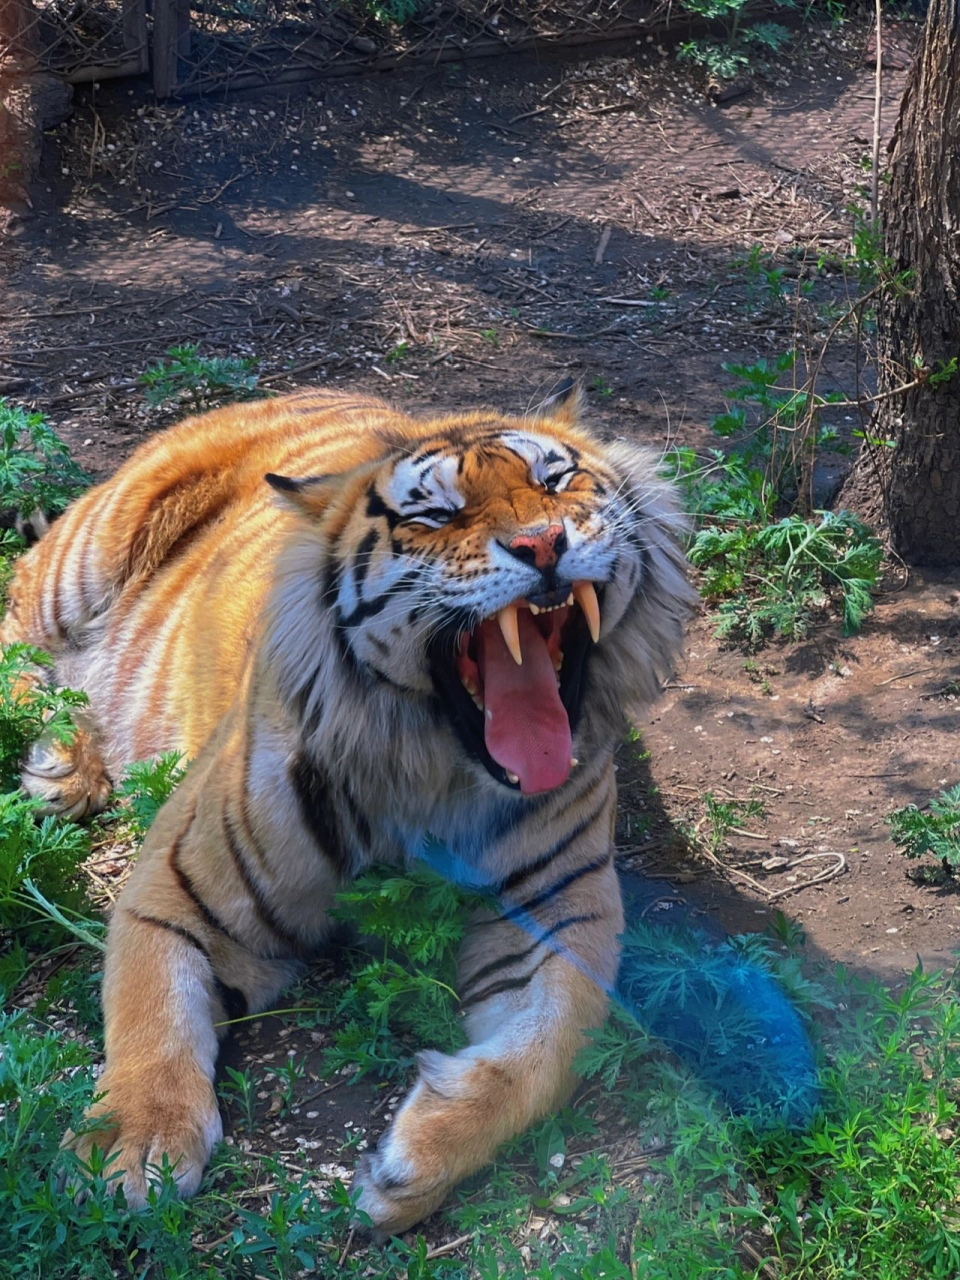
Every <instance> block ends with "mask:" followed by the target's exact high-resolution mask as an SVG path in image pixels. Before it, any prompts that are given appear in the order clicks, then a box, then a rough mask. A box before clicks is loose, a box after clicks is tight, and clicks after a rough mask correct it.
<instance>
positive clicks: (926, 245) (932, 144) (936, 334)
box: [846, 0, 960, 565]
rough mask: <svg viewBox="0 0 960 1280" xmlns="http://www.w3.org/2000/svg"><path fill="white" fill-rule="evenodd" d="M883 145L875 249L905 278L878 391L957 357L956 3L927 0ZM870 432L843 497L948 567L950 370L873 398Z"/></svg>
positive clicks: (904, 544) (957, 408) (883, 330)
mask: <svg viewBox="0 0 960 1280" xmlns="http://www.w3.org/2000/svg"><path fill="white" fill-rule="evenodd" d="M891 151H892V155H891V160H890V185H889V189H888V192H887V196H886V199H885V200H884V209H883V223H884V249H885V252H886V254H887V256H888V257H889V258H890V260H891V262H892V271H893V275H894V278H896V277H898V276H900V275H901V274H902V273H909V274H908V276H907V278H906V284H905V287H903V288H899V287H897V286H896V285H892V286H890V287H888V288H887V289H886V290H885V291H884V293H883V295H882V296H881V299H880V303H879V305H878V313H877V329H878V335H877V342H878V389H879V391H880V393H881V394H882V393H883V392H888V391H892V390H894V388H896V387H897V386H899V385H902V384H904V383H907V382H911V381H913V380H914V379H915V378H916V377H917V375H918V370H924V369H926V370H929V371H930V372H931V373H932V374H934V375H936V374H937V373H938V372H939V371H940V370H942V368H943V365H944V364H946V363H947V362H949V361H950V360H951V359H953V358H957V359H958V360H960V235H958V233H960V0H930V7H929V10H928V14H927V22H926V26H925V28H924V33H923V38H922V40H921V44H920V48H919V50H918V51H917V55H916V58H915V60H914V63H913V66H912V69H911V72H910V76H909V78H908V80H907V86H906V90H905V92H904V96H903V102H902V104H901V108H900V118H899V121H898V123H897V128H896V132H895V134H894V138H893V142H892V144H891ZM871 434H872V435H873V436H874V437H876V438H879V439H881V440H883V439H890V440H892V441H894V442H895V447H894V449H893V451H892V452H888V451H886V450H883V449H880V450H878V449H877V447H876V446H873V447H871V446H869V445H868V446H865V448H864V453H863V455H862V456H861V458H860V460H859V462H858V465H857V468H856V469H855V472H854V477H853V480H852V483H850V482H848V486H847V491H846V492H847V493H849V492H850V491H853V492H859V495H860V497H861V501H860V502H859V504H858V505H859V506H860V507H861V509H862V507H863V505H864V504H863V501H862V497H863V495H864V491H865V490H868V489H869V487H870V486H871V485H872V487H873V489H874V494H873V496H874V497H875V498H877V497H879V499H880V504H881V509H882V514H883V517H884V522H885V523H886V525H887V528H888V530H889V534H890V537H891V541H892V544H893V546H894V548H895V549H896V550H897V552H898V553H899V554H900V555H901V556H902V557H903V558H904V560H906V561H908V562H909V563H912V564H928V565H949V564H960V373H958V374H957V375H955V376H953V377H951V378H947V379H944V380H942V381H940V382H939V383H936V385H933V384H931V381H930V380H929V379H928V380H926V381H924V382H923V383H922V385H920V386H918V387H916V388H914V389H913V390H910V391H907V392H905V393H904V394H903V395H902V396H891V397H890V398H889V399H885V400H881V401H880V402H879V403H878V405H877V411H876V415H875V417H874V421H873V425H872V427H871ZM878 453H880V454H883V453H887V457H886V458H885V459H883V460H882V461H881V459H880V458H878ZM877 490H879V493H877ZM870 505H872V504H870Z"/></svg>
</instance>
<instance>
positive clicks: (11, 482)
mask: <svg viewBox="0 0 960 1280" xmlns="http://www.w3.org/2000/svg"><path fill="white" fill-rule="evenodd" d="M89 483H90V477H89V476H88V475H87V474H86V472H85V471H84V470H83V468H82V467H80V466H78V465H77V463H76V462H74V460H73V458H72V457H71V456H70V450H69V449H68V448H67V446H66V445H65V444H64V442H63V441H62V440H61V439H60V437H59V436H58V435H57V433H56V432H55V431H54V430H53V428H52V427H51V426H50V425H49V424H48V422H47V420H46V418H45V417H44V416H43V414H42V413H31V412H28V411H27V410H26V409H22V408H21V407H20V406H19V405H15V404H11V403H10V402H9V401H8V400H5V399H3V398H2V397H0V510H4V511H13V512H15V513H16V514H17V515H20V516H29V515H30V514H31V513H32V512H34V511H36V510H38V509H39V510H40V511H42V512H44V514H45V515H48V516H55V515H59V514H60V512H61V511H63V509H64V508H65V507H66V506H68V505H69V503H71V502H72V501H73V499H74V498H75V497H76V496H77V494H79V493H82V492H83V490H84V489H85V488H86V487H87V485H88V484H89Z"/></svg>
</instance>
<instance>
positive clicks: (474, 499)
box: [0, 390, 688, 1231]
mask: <svg viewBox="0 0 960 1280" xmlns="http://www.w3.org/2000/svg"><path fill="white" fill-rule="evenodd" d="M678 528H679V521H678V517H677V513H676V509H675V505H674V503H673V500H672V497H671V494H670V492H669V489H668V487H667V486H665V485H664V484H663V483H662V482H661V481H660V480H658V478H657V475H656V470H655V466H654V464H653V462H652V460H651V459H650V458H649V457H648V456H647V455H645V454H644V453H643V452H642V451H641V450H639V449H637V448H636V447H635V446H633V445H630V444H627V443H625V442H623V441H614V442H612V443H607V444H603V443H601V442H600V441H599V440H597V439H596V438H595V437H594V436H592V435H591V434H590V433H589V432H588V431H586V430H585V429H584V428H583V427H581V426H580V425H579V424H578V410H577V403H576V397H575V396H573V397H565V398H560V397H557V398H556V399H555V400H554V401H553V403H550V404H548V405H547V406H546V407H545V408H544V409H543V410H542V411H541V412H540V413H538V414H537V415H536V416H533V417H529V418H511V417H507V416H504V415H501V414H498V413H496V412H493V411H480V412H475V413H468V414H463V415H455V416H450V417H444V418H439V419H436V418H435V419H424V420H419V419H415V418H412V417H409V416H407V415H405V414H401V413H397V412H396V411H394V410H392V409H391V408H389V407H388V406H387V405H385V404H384V403H382V402H381V401H379V400H374V399H368V398H363V397H356V396H353V397H348V396H339V395H336V394H334V393H331V392H326V391H322V390H306V391H302V392H299V393H297V394H296V395H292V396H287V397H284V398H282V399H277V400H267V401H262V402H258V403H254V404H242V405H234V406H230V407H228V408H224V409H220V410H217V411H215V412H213V413H209V414H206V415H204V416H203V417H200V418H194V419H190V420H188V421H186V422H184V423H183V424H181V425H180V426H178V427H176V428H174V429H173V430H170V431H167V432H165V433H164V434H162V435H159V436H157V437H155V438H154V439H153V440H151V441H150V442H149V443H147V444H146V445H144V446H143V447H141V448H140V449H139V450H138V451H137V452H136V453H135V454H134V455H133V457H132V458H131V459H130V460H129V461H128V462H127V463H126V464H125V465H124V466H123V467H121V469H120V470H119V471H118V472H117V474H116V475H115V476H114V477H113V478H112V479H111V480H110V481H108V482H107V483H106V484H103V485H101V486H99V487H98V488H95V489H93V490H91V491H90V492H89V493H88V494H86V495H85V496H84V497H82V498H81V499H80V500H79V501H78V502H76V503H75V504H74V505H73V506H72V507H71V508H70V509H69V510H68V511H67V512H66V513H65V514H64V516H63V517H61V519H60V520H59V521H57V523H56V524H55V525H54V526H53V528H52V529H51V531H50V532H49V533H48V534H47V535H46V536H45V537H44V538H43V539H42V540H41V541H40V542H39V543H38V544H37V545H36V547H34V548H33V549H32V550H31V551H30V552H29V553H28V554H27V555H26V556H24V557H23V560H22V561H21V563H20V566H19V569H18V572H17V574H16V578H15V580H14V583H13V586H12V589H11V599H10V606H9V610H8V613H7V616H6V618H5V619H4V621H3V623H2V627H0V640H2V641H4V642H10V641H14V640H24V641H28V642H30V643H32V644H36V645H39V646H41V647H42V648H44V649H46V650H47V651H48V652H50V653H52V654H53V656H54V660H55V669H56V679H57V682H58V683H60V684H66V685H70V686H72V687H74V688H81V689H84V690H86V692H87V693H88V694H89V697H90V707H89V711H88V713H86V718H85V720H84V722H83V724H82V726H81V732H80V733H79V734H78V735H77V737H76V738H75V740H74V742H73V744H72V745H71V746H70V747H64V746H62V745H61V744H58V743H56V742H54V741H46V740H43V739H41V741H40V742H39V743H38V744H36V746H35V747H34V748H33V749H32V751H31V753H30V755H29V757H28V759H27V760H26V761H25V762H24V771H23V785H24V787H25V789H26V790H27V791H29V792H30V793H31V794H33V795H35V796H38V797H40V798H41V799H42V800H43V802H44V803H45V805H46V806H47V808H48V810H49V811H51V812H59V813H67V814H70V815H73V816H81V815H82V814H84V813H89V812H94V811H96V810H97V809H98V808H100V807H102V805H103V804H104V803H105V799H106V796H107V793H108V791H109V786H110V780H111V779H114V778H116V777H117V776H118V775H119V773H120V771H121V770H122V768H123V766H124V765H125V764H127V763H128V762H130V761H132V760H135V759H142V758H144V757H148V756H151V755H155V754H157V753H159V752H162V751H166V750H169V749H174V748H175V749H178V750H180V751H181V752H183V753H184V754H185V755H186V756H188V757H189V758H190V759H191V760H192V764H191V765H190V767H189V769H188V771H187V775H186V778H185V779H184V781H183V783H182V784H181V785H180V786H179V787H178V789H177V791H176V792H175V793H174V795H173V797H172V798H171V800H170V801H169V802H168V803H167V804H166V805H165V806H164V808H163V809H162V810H161V812H160V814H159V816H158V818H157V820H156V822H155V824H154V826H153V827H152V829H151V831H150V833H149V835H148V837H147V840H146V842H145V844H144V848H143V851H142V853H141V855H140V858H139V861H138V864H137V866H136V868H135V870H134V872H133V873H132V875H131V877H130V880H129V882H128V884H127V886H126V888H125V889H124V892H123V894H122V896H121V899H120V901H119V903H118V905H117V909H116V911H115V913H114V915H113V919H112V921H111V925H110V932H109V941H108V949H107V962H106V972H105V979H104V1009H105V1024H106V1067H105V1070H104V1073H103V1076H102V1077H101V1080H100V1087H101V1088H102V1090H103V1091H104V1096H103V1098H102V1100H101V1101H99V1102H98V1103H97V1104H96V1105H95V1106H94V1107H93V1109H92V1113H91V1114H92V1116H93V1117H94V1118H97V1119H99V1120H100V1121H102V1126H101V1127H100V1128H99V1129H98V1130H97V1131H96V1132H93V1133H84V1134H82V1135H80V1136H75V1135H71V1136H70V1139H69V1140H71V1141H72V1142H74V1144H75V1145H76V1148H77V1149H78V1151H79V1152H80V1153H81V1155H84V1156H86V1155H88V1154H89V1152H90V1149H91V1146H92V1144H93V1143H94V1142H96V1143H98V1144H99V1145H102V1146H105V1147H106V1148H108V1149H110V1150H112V1151H115V1152H119V1153H120V1155H119V1167H120V1168H122V1169H123V1171H124V1176H123V1185H124V1188H125V1192H126V1196H127V1199H128V1201H129V1203H130V1204H131V1205H134V1206H142V1205H143V1204H145V1202H146V1194H147V1187H148V1183H149V1180H150V1177H151V1171H150V1170H151V1166H156V1165H159V1164H160V1163H161V1160H162V1158H163V1156H164V1155H166V1156H167V1157H168V1158H169V1159H170V1161H171V1162H173V1163H174V1164H175V1165H176V1176H177V1178H178V1181H179V1184H180V1188H181V1190H182V1192H183V1193H184V1194H190V1193H192V1192H193V1191H194V1190H195V1189H196V1187H197V1185H198V1183H199V1180H200V1177H201V1174H202V1171H203V1167H204V1165H205V1163H206V1160H207V1158H208V1156H209V1154H210V1150H211V1148H212V1146H213V1144H214V1143H215V1142H216V1141H217V1139H218V1137H219V1135H220V1131H221V1130H220V1119H219V1115H218V1111H217V1105H216V1100H215V1095H214V1091H213V1084H212V1081H213V1074H214V1064H215V1060H216V1055H217V1037H218V1031H217V1024H220V1023H222V1022H224V1021H225V1020H226V1018H227V1016H228V1013H229V1012H232V1011H233V1010H234V1009H235V1008H245V1009H249V1010H251V1011H255V1010H257V1009H262V1008H264V1007H266V1006H267V1005H268V1004H269V1003H270V1002H271V1001H272V1000H273V999H275V997H276V995H277V993H278V992H279V990H280V989H281V987H282V986H283V985H284V983H285V982H287V981H288V980H289V979H290V978H291V977H292V976H293V975H294V974H295V973H296V972H297V970H298V967H299V966H300V965H302V963H303V962H304V961H306V960H308V959H309V957H310V955H311V954H312V952H313V951H314V950H315V949H316V948H317V947H318V946H319V945H320V944H321V943H322V942H323V940H324V937H325V935H326V933H327V930H328V915H327V911H328V908H329V906H330V903H331V900H332V898H333V895H334V894H335V892H336V890H337V888H338V886H339V885H341V884H342V883H343V882H344V881H345V880H347V879H348V878H349V877H351V876H352V875H354V874H356V873H357V872H358V871H359V870H361V869H362V868H363V867H365V866H368V865H370V864H371V863H373V862H375V861H381V862H382V861H387V862H395V863H402V862H403V861H404V859H406V858H408V857H411V856H416V854H417V852H418V850H419V849H420V848H421V847H422V844H423V841H424V839H425V837H426V835H427V834H428V833H431V834H433V835H435V836H436V837H439V839H440V840H442V841H443V842H445V844H446V846H447V847H448V848H449V849H450V850H451V851H452V853H451V857H452V859H453V860H454V863H455V865H456V866H457V867H458V868H459V869H460V871H462V878H463V879H464V880H467V881H469V882H470V883H471V884H472V885H474V886H476V885H484V886H486V887H487V888H488V889H489V890H491V892H492V894H494V895H496V900H497V901H498V903H499V907H498V908H497V909H496V910H494V909H493V908H491V910H490V911H489V912H480V913H478V917H477V920H476V922H475V924H474V926H473V927H472V929H471V931H470V932H469V934H468V937H467V940H466V943H465V946H464V949H463V954H462V958H461V966H460V993H461V997H462V1001H463V1010H464V1016H465V1020H466V1029H467V1032H468V1037H469V1041H470V1044H469V1047H468V1048H466V1049H464V1050H463V1051H461V1052H460V1053H458V1054H456V1055H453V1056H445V1055H442V1054H439V1053H436V1052H433V1051H427V1052H425V1053H423V1054H421V1055H420V1059H419V1066H420V1073H419V1078H418V1080H417V1082H416V1083H415V1085H414V1087H413V1089H412V1091H411V1093H410V1095H409V1097H408V1098H407V1100H406V1102H405V1103H404V1105H403V1107H402V1108H401V1110H400V1112H399V1113H398V1115H397V1117H396V1119H395V1121H394V1122H393V1125H392V1126H391V1128H390V1129H389V1130H388V1131H387V1133H386V1134H385V1135H384V1136H383V1138H382V1139H381V1140H380V1143H379V1145H378V1147H377V1149H376V1151H375V1152H373V1153H371V1154H369V1155H367V1156H365V1157H364V1159H363V1161H362V1162H361V1164H360V1166H359V1168H358V1171H357V1179H358V1182H359V1185H360V1187H361V1191H360V1197H359V1205H360V1208H361V1209H362V1210H364V1211H365V1212H366V1213H368V1214H369V1215H370V1217H371V1218H372V1219H373V1221H374V1223H375V1224H376V1226H377V1227H378V1228H379V1229H380V1230H382V1231H396V1230H400V1229H403V1228H405V1227H406V1226H409V1225H411V1224H412V1223H414V1222H416V1221H417V1220H418V1219H419V1218H421V1217H422V1216H423V1215H425V1214H426V1213H428V1212H430V1211H431V1210H432V1209H433V1208H435V1207H436V1206H437V1205H438V1204H439V1203H440V1202H441V1201H442V1200H443V1198H444V1196H445V1195H446V1193H447V1192H448V1190H449V1189H450V1188H451V1187H452V1186H453V1185H454V1184H455V1183H456V1182H457V1181H458V1180H459V1179H460V1178H462V1177H463V1176H465V1175H466V1174H467V1173H469V1172H471V1171H472V1170H474V1169H476V1168H478V1167H480V1166H481V1165H482V1164H484V1163H485V1162H486V1161H488V1160H489V1159H490V1158H491V1156H492V1154H493V1152H494V1151H495V1150H496V1147H497V1146H498V1144H499V1143H500V1142H502V1141H503V1140H504V1139H505V1138H507V1137H509V1136H510V1135H511V1134H513V1133H516V1132H517V1131H518V1130H520V1129H522V1128H523V1127H524V1126H525V1125H527V1124H529V1123H530V1122H531V1121H532V1120H534V1119H535V1118H537V1117H538V1116H540V1115H542V1114H544V1113H545V1112H546V1111H548V1110H550V1109H551V1108H553V1107H555V1106H556V1105H557V1104H558V1103H559V1102H560V1101H562V1100H563V1099H564V1097H566V1095H567V1094H568V1093H569V1091H570V1089H571V1087H572V1084H573V1076H572V1074H571V1063H572V1061H573V1058H574V1055H575V1053H576V1051H577V1048H578V1046H579V1045H580V1043H581V1040H582V1034H583V1031H584V1029H585V1028H588V1027H591V1026H594V1025H596V1024H597V1023H599V1022H600V1021H601V1020H602V1018H603V1016H604V1010H605V1004H606V996H605V993H604V988H605V987H606V986H609V984H610V983H611V982H612V981H613V978H614V975H615V971H616V965H617V936H618V934H619V932H620V929H621V926H622V913H621V907H620V897H619V890H618V886H617V879H616V873H615V870H614V867H613V862H612V847H611V845H612V830H613V822H614V815H615V804H616V793H615V784H614V774H613V766H612V754H613V748H614V746H615V744H616V741H617V739H618V737H619V735H620V733H621V732H622V728H623V724H624V717H625V715H633V714H636V713H637V712H638V711H639V710H640V709H641V707H642V706H643V705H644V704H645V703H648V702H649V701H650V700H651V699H652V698H653V697H655V696H656V694H657V692H658V687H659V682H660V680H661V679H662V677H663V675H664V674H665V673H666V672H668V671H669V669H670V667H671V664H672V663H673V661H674V659H675V657H676V655H677V652H678V649H679V645H680V639H681V630H682V625H681V624H682V616H683V613H684V611H685V608H686V607H687V603H688V588H687V586H686V583H685V579H684V576H683V569H682V556H681V555H680V552H679V551H678V548H677V545H676V541H675V535H676V533H677V530H678ZM458 874H460V872H458Z"/></svg>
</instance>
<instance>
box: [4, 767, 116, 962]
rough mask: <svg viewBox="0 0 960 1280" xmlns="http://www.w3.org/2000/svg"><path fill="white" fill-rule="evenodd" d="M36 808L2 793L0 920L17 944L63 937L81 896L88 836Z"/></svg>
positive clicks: (77, 911) (33, 803)
mask: <svg viewBox="0 0 960 1280" xmlns="http://www.w3.org/2000/svg"><path fill="white" fill-rule="evenodd" d="M39 807H40V806H39V802H38V801H35V800H29V799H27V798H26V797H25V796H21V795H19V794H18V793H17V792H15V791H10V792H6V793H5V794H2V795H0V920H2V921H3V927H4V930H5V932H6V933H7V934H8V936H9V937H12V938H13V939H15V940H16V941H17V942H18V943H19V944H20V945H21V946H35V945H38V944H41V943H43V944H46V945H50V944H51V943H54V942H62V941H63V938H64V937H65V936H68V935H69V934H70V933H72V932H73V931H72V930H71V929H70V922H69V918H68V917H70V916H71V915H78V916H79V915H80V909H81V907H82V904H83V901H84V891H83V886H82V883H81V881H80V875H79V870H80V864H81V862H83V860H84V859H85V858H86V857H87V855H88V854H89V852H90V840H89V837H88V835H87V833H86V831H85V830H84V829H83V828H82V827H79V826H76V825H74V824H72V823H66V822H59V821H58V820H57V819H56V818H49V817H48V818H44V819H43V820H42V821H41V822H38V820H37V810H38V808H39ZM51 908H53V909H52V910H51ZM90 923H92V922H90ZM94 928H95V929H96V928H97V927H96V926H94ZM98 932H99V930H98ZM94 936H95V935H94ZM12 976H13V978H14V980H15V979H16V978H17V977H18V976H19V975H18V974H17V973H16V972H15V971H14V973H13V975H12ZM10 980H11V974H10V973H9V971H8V974H7V981H8V982H10Z"/></svg>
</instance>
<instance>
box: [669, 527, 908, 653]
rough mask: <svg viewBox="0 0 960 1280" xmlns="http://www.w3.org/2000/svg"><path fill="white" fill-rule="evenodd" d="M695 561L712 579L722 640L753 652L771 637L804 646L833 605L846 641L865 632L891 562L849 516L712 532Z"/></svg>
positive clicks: (695, 549)
mask: <svg viewBox="0 0 960 1280" xmlns="http://www.w3.org/2000/svg"><path fill="white" fill-rule="evenodd" d="M758 514H760V513H758ZM688 554H689V557H690V560H691V562H692V563H693V564H694V565H696V566H697V567H698V568H701V569H702V570H703V572H704V580H703V588H702V589H703V592H704V594H705V595H707V596H708V598H713V599H714V600H716V601H717V602H718V617H717V634H718V635H720V636H722V637H723V638H725V639H728V640H731V641H734V642H739V643H743V644H744V645H745V646H746V647H747V648H748V649H756V648H759V647H760V645H762V644H763V642H764V640H765V639H766V638H767V637H768V636H770V635H779V636H783V637H784V638H787V639H799V638H802V637H803V636H805V635H807V634H808V633H809V631H810V628H811V626H812V624H813V622H814V620H815V619H816V617H817V616H818V615H819V614H820V613H821V612H822V611H823V609H824V608H825V607H826V606H827V605H828V604H829V603H830V602H831V601H836V602H837V604H838V607H840V608H841V610H842V614H843V629H844V634H845V635H850V634H851V633H852V632H855V631H857V630H858V629H859V628H860V626H861V625H862V623H863V619H864V617H865V616H866V614H867V613H869V612H870V610H871V609H872V608H873V595H872V592H873V590H874V588H875V587H876V584H877V581H878V578H879V574H880V565H881V562H882V559H883V550H882V547H881V545H880V543H879V542H878V540H877V539H876V538H875V537H874V536H873V534H872V533H871V531H870V530H869V529H868V528H867V526H866V525H865V524H864V523H863V522H862V521H861V520H859V519H858V518H857V517H856V516H854V515H851V514H850V513H849V512H846V511H837V512H831V511H825V512H821V513H820V515H819V518H818V519H817V520H815V521H811V520H804V519H803V518H802V517H801V516H798V515H792V516H787V517H785V518H784V519H782V520H779V521H777V522H776V523H774V524H764V523H761V522H759V521H758V522H757V523H752V522H751V523H733V522H731V521H729V520H728V521H727V522H725V523H724V524H711V525H708V526H707V527H706V528H703V529H701V530H700V532H699V533H698V534H697V535H696V537H695V538H694V541H693V544H692V546H691V547H690V550H689V553H688Z"/></svg>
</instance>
